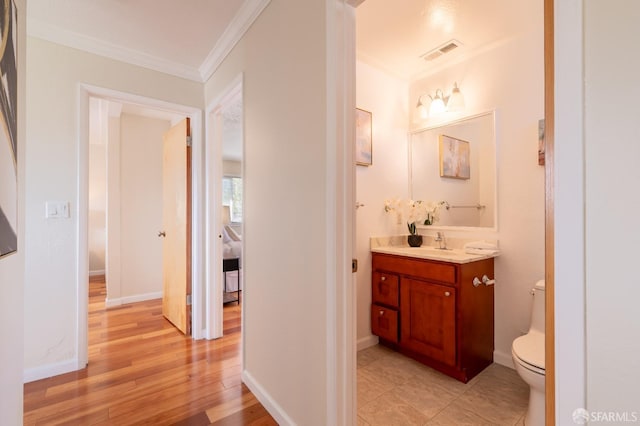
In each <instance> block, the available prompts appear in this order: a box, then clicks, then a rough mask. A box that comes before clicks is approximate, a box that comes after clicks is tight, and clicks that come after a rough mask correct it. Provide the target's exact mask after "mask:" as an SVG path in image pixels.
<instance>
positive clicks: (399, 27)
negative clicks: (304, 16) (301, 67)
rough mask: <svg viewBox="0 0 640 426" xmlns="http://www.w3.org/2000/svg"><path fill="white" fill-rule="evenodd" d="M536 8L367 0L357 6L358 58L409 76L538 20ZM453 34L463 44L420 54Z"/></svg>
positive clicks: (456, 0)
mask: <svg viewBox="0 0 640 426" xmlns="http://www.w3.org/2000/svg"><path fill="white" fill-rule="evenodd" d="M538 9H539V8H536V1H532V0H527V1H524V0H517V1H514V0H482V1H479V0H397V1H393V2H390V1H388V0H366V1H365V2H364V3H362V4H361V5H360V6H358V8H357V9H356V45H357V48H356V50H357V55H358V59H359V60H361V61H363V62H365V63H368V64H369V65H372V66H374V67H377V68H380V69H383V70H385V71H387V72H388V73H391V74H393V75H395V76H397V77H399V78H402V79H403V80H407V81H409V80H414V79H417V78H420V77H423V76H426V75H428V74H430V73H433V72H436V71H438V70H439V69H442V68H444V67H445V66H447V65H450V64H452V63H455V62H458V61H461V60H463V59H465V58H467V57H469V56H472V55H474V54H476V53H477V52H479V51H482V50H484V49H487V48H490V47H491V46H492V45H495V44H496V43H499V42H501V41H503V40H505V39H508V38H510V37H512V36H514V35H515V34H517V33H518V32H520V31H523V30H524V29H525V28H526V27H527V26H528V25H537V24H539V22H540V21H539V19H538V18H539V17H538V16H535V15H531V13H534V14H535V13H536V11H537V10H538ZM452 39H454V40H457V41H459V42H461V43H462V46H461V47H459V48H456V49H454V50H452V51H451V52H450V53H447V54H446V55H443V56H440V57H439V58H438V59H436V60H433V61H431V62H427V61H425V60H424V59H422V58H421V56H422V55H424V54H425V53H427V52H429V51H430V50H432V49H434V48H436V47H438V46H440V45H442V44H444V43H446V42H448V41H450V40H452Z"/></svg>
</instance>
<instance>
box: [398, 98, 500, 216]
mask: <svg viewBox="0 0 640 426" xmlns="http://www.w3.org/2000/svg"><path fill="white" fill-rule="evenodd" d="M494 122H495V119H494V112H493V111H491V112H488V113H484V114H479V115H475V116H472V117H468V118H463V119H459V120H456V121H455V122H451V123H445V124H442V125H439V126H437V127H432V128H427V129H423V130H419V131H416V132H414V133H412V134H411V135H410V166H411V175H410V179H411V182H410V184H411V185H410V187H411V197H412V199H414V200H436V201H444V202H446V204H445V208H442V209H441V211H440V219H439V221H438V223H437V226H438V227H441V226H445V227H479V228H496V227H497V218H496V200H497V197H496V138H495V129H494Z"/></svg>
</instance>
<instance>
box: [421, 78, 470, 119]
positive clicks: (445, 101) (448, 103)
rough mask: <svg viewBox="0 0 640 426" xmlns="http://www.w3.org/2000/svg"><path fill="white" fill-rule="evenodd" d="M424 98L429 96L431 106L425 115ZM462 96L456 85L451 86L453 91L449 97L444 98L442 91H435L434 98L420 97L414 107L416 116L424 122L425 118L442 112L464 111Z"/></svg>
mask: <svg viewBox="0 0 640 426" xmlns="http://www.w3.org/2000/svg"><path fill="white" fill-rule="evenodd" d="M425 96H429V98H430V99H431V104H430V105H429V110H428V113H427V106H426V104H425V102H424V101H423V98H424V97H425ZM464 107H465V103H464V96H462V92H461V91H460V88H459V87H458V83H457V82H456V83H454V84H453V90H452V91H451V95H449V96H444V93H443V92H442V90H440V89H437V90H436V93H435V95H434V96H431V95H422V96H420V97H419V98H418V104H417V105H416V109H417V112H418V116H419V117H420V119H421V120H425V119H426V118H427V117H433V116H436V115H439V114H442V113H444V112H457V111H462V110H464Z"/></svg>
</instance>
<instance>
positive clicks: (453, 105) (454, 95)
mask: <svg viewBox="0 0 640 426" xmlns="http://www.w3.org/2000/svg"><path fill="white" fill-rule="evenodd" d="M463 109H464V96H462V92H461V91H460V89H459V88H458V83H457V82H456V83H453V90H452V91H451V95H450V96H449V100H448V101H447V111H452V112H455V111H462V110H463Z"/></svg>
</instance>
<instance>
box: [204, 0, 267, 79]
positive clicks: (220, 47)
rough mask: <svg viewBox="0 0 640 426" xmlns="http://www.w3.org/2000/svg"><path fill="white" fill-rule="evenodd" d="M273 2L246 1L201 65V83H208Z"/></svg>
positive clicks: (264, 0)
mask: <svg viewBox="0 0 640 426" xmlns="http://www.w3.org/2000/svg"><path fill="white" fill-rule="evenodd" d="M270 2H271V0H245V2H244V3H242V6H240V9H239V10H238V13H236V15H235V16H234V17H233V20H232V21H231V22H230V23H229V26H228V27H227V28H226V29H225V31H224V33H223V34H222V36H221V37H220V38H219V39H218V41H217V43H216V45H215V46H214V47H213V49H211V52H209V54H208V55H207V58H206V59H205V60H204V62H203V63H202V65H200V78H201V81H203V82H206V81H207V80H209V78H211V76H212V75H213V73H214V72H215V71H216V70H217V69H218V67H219V66H220V64H222V61H224V59H225V58H226V57H227V55H228V54H229V53H230V52H231V50H232V49H233V48H234V46H235V45H236V44H237V43H238V42H239V41H240V39H241V38H242V36H244V34H245V33H246V32H247V30H248V29H249V27H251V25H252V24H253V23H254V21H255V20H256V19H258V16H260V14H261V13H262V11H263V10H264V9H265V8H266V7H267V6H268V5H269V3H270Z"/></svg>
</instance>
